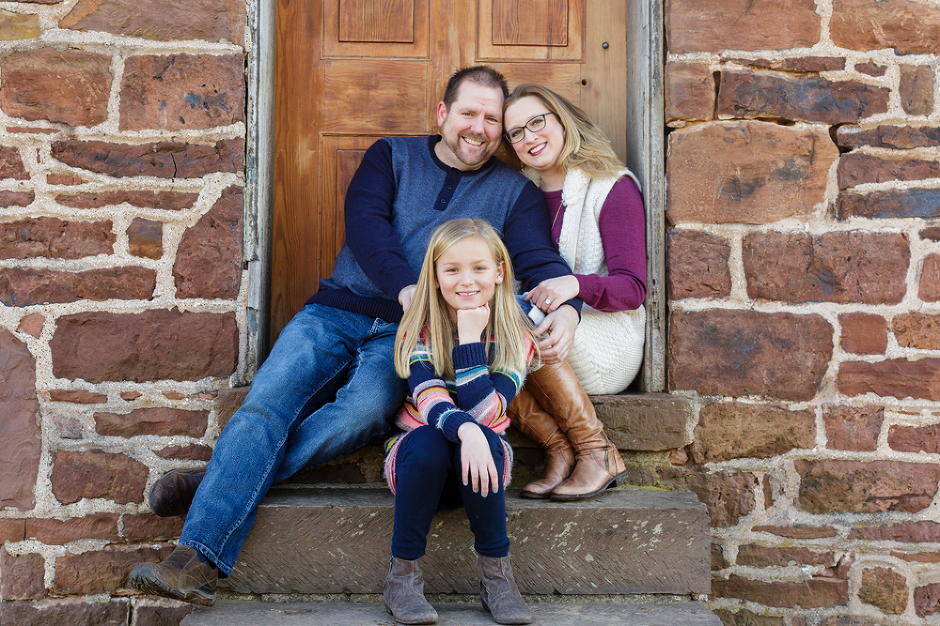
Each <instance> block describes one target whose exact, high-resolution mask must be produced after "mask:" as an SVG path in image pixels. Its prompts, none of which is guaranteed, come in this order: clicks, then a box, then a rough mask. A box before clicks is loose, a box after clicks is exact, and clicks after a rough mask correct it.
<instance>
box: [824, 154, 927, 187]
mask: <svg viewBox="0 0 940 626" xmlns="http://www.w3.org/2000/svg"><path fill="white" fill-rule="evenodd" d="M838 174H839V189H848V188H849V187H854V186H856V185H861V184H864V183H885V182H890V181H895V180H924V179H927V178H937V177H938V176H940V162H937V161H925V160H922V159H903V160H901V159H886V158H882V157H878V156H873V155H870V154H854V153H852V154H843V155H842V157H841V158H840V159H839V171H838Z"/></svg>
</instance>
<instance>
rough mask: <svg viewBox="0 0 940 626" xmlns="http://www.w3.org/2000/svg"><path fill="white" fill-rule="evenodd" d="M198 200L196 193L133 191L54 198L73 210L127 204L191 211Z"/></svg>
mask: <svg viewBox="0 0 940 626" xmlns="http://www.w3.org/2000/svg"><path fill="white" fill-rule="evenodd" d="M198 198H199V194H198V193H183V192H180V191H134V190H124V189H119V190H115V191H100V192H96V193H91V192H83V193H71V194H62V195H59V196H56V197H55V201H56V202H58V203H59V204H61V205H63V206H67V207H72V208H75V209H97V208H100V207H104V206H116V205H119V204H124V203H127V204H129V205H131V206H136V207H142V208H148V209H162V210H164V211H179V210H181V209H191V208H193V205H194V204H195V203H196V200H197V199H198Z"/></svg>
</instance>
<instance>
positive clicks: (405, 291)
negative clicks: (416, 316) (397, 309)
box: [398, 285, 418, 311]
mask: <svg viewBox="0 0 940 626" xmlns="http://www.w3.org/2000/svg"><path fill="white" fill-rule="evenodd" d="M417 288H418V286H417V285H408V286H407V287H403V288H402V290H401V291H399V292H398V304H400V305H401V310H402V311H407V310H408V305H410V304H411V299H412V298H413V297H414V295H415V290H416V289H417Z"/></svg>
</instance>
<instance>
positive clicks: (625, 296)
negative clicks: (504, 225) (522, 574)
mask: <svg viewBox="0 0 940 626" xmlns="http://www.w3.org/2000/svg"><path fill="white" fill-rule="evenodd" d="M503 124H504V125H505V128H506V129H507V130H506V133H505V140H506V142H507V143H508V144H509V145H510V146H512V148H513V149H514V150H515V152H516V155H518V157H519V159H520V160H521V161H522V164H523V166H524V168H523V173H524V174H525V175H526V176H528V177H529V178H531V179H532V180H533V181H534V182H535V183H536V184H537V185H538V186H539V189H541V190H542V193H543V194H544V195H545V200H546V202H547V204H548V208H549V217H550V219H551V220H552V239H553V241H555V243H556V245H557V246H558V249H559V252H560V253H561V255H562V256H563V257H564V258H565V260H566V261H567V262H568V264H569V265H570V266H571V268H572V270H573V272H574V273H573V274H571V275H569V276H564V277H561V278H555V279H551V280H546V281H543V282H542V283H541V284H540V285H539V286H538V287H537V288H535V289H533V290H532V291H531V292H530V293H529V294H528V296H527V299H528V300H530V301H531V302H532V304H533V305H534V306H536V307H538V308H539V309H541V310H543V311H545V312H551V311H554V310H555V309H556V308H557V307H558V306H559V305H560V304H561V303H563V302H565V301H566V300H568V299H570V298H572V297H576V296H577V297H579V298H581V299H582V300H584V302H585V304H586V305H587V306H585V307H584V309H583V310H582V315H581V324H580V325H579V326H578V330H577V333H576V334H575V340H574V345H573V347H572V349H571V352H570V354H569V355H568V364H564V363H563V364H561V365H556V366H547V367H543V368H542V369H540V370H538V371H537V372H534V373H533V374H532V375H530V376H529V378H528V380H527V381H526V385H525V387H524V388H523V393H520V394H519V396H517V398H516V400H515V401H514V402H513V405H512V406H511V407H510V418H511V420H512V423H513V425H515V426H516V427H517V428H518V429H519V430H521V431H522V432H523V433H525V434H526V435H528V436H529V437H530V438H532V439H534V440H535V441H537V442H538V443H540V444H541V445H542V446H543V447H544V448H546V450H547V457H546V469H545V475H544V476H543V477H542V478H541V479H540V480H538V481H535V482H533V483H530V484H529V485H527V486H526V487H525V489H524V490H523V492H522V495H523V496H524V497H530V498H548V497H551V498H552V499H553V500H576V499H580V498H586V497H590V496H593V495H596V494H598V493H600V492H601V491H603V490H604V489H606V488H607V487H609V486H610V485H611V484H619V483H620V482H622V480H623V477H624V476H625V474H626V471H625V469H624V465H623V460H622V459H621V458H620V453H619V452H618V451H617V448H616V446H614V445H613V444H611V443H610V441H609V440H608V439H607V436H606V434H605V433H604V430H603V424H601V423H600V421H599V420H598V419H597V416H596V414H595V413H594V408H593V406H592V405H591V401H590V399H589V398H588V397H587V395H586V394H587V393H590V394H612V393H619V392H621V391H623V390H624V389H626V387H627V386H628V385H629V384H630V382H631V381H632V380H633V378H634V377H635V376H636V373H637V371H639V368H640V363H641V361H642V358H643V341H644V337H645V326H646V312H645V309H644V308H643V300H644V298H645V297H646V245H645V221H644V219H645V218H644V212H643V198H642V196H641V195H640V189H639V185H638V182H637V180H636V177H635V176H634V175H633V174H632V173H631V172H630V171H629V170H627V169H626V168H625V167H624V165H623V164H622V163H621V162H620V161H619V159H618V158H617V156H616V154H614V151H613V149H612V148H611V146H610V142H609V141H608V140H607V138H606V137H605V136H604V134H603V132H602V131H601V130H600V129H598V128H597V126H595V125H594V124H593V123H592V122H591V121H590V120H589V119H588V118H587V116H586V115H585V113H584V111H582V110H581V109H580V108H578V107H577V106H575V105H574V104H572V103H570V102H568V101H567V100H566V99H564V98H563V97H561V96H559V95H558V94H556V93H554V92H553V91H551V90H550V89H547V88H545V87H541V86H539V85H520V86H519V87H516V89H515V90H514V91H513V92H512V94H510V96H509V98H507V99H506V101H505V104H504V105H503ZM569 364H570V367H569ZM572 467H573V468H574V469H573V470H572ZM569 473H570V477H569Z"/></svg>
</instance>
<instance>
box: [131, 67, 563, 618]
mask: <svg viewBox="0 0 940 626" xmlns="http://www.w3.org/2000/svg"><path fill="white" fill-rule="evenodd" d="M507 94H508V89H507V87H506V81H505V79H504V78H503V77H502V75H501V74H499V73H498V72H496V71H495V70H492V69H491V68H488V67H481V66H478V67H471V68H465V69H463V70H460V71H458V72H457V73H455V74H454V75H453V76H452V77H451V79H450V81H449V82H448V85H447V90H446V92H445V94H444V99H443V100H442V101H441V102H440V103H439V104H438V106H437V123H438V125H439V126H440V129H441V135H440V136H431V137H426V138H425V137H421V138H414V137H411V138H402V137H390V138H385V139H381V140H379V141H377V142H376V143H375V144H374V145H373V146H372V147H371V148H370V149H369V150H368V151H367V152H366V154H365V156H364V158H363V162H362V164H361V165H360V167H359V169H358V170H357V172H356V175H355V176H354V177H353V180H352V182H351V183H350V187H349V190H348V191H347V196H346V224H347V228H346V237H347V239H346V243H345V244H344V245H343V248H342V250H341V251H340V253H339V255H338V256H337V258H336V264H335V267H334V271H333V274H332V275H331V276H330V277H329V278H327V279H325V280H323V281H321V283H320V288H319V291H318V292H317V294H316V295H314V296H313V297H311V298H310V300H308V302H307V305H306V306H305V307H304V309H303V310H301V311H300V312H299V313H298V314H297V315H296V316H295V317H294V318H293V319H292V320H291V321H290V323H289V324H288V325H287V326H286V327H285V328H284V330H283V331H282V332H281V335H280V337H279V338H278V341H277V342H276V344H275V346H274V348H273V350H272V351H271V354H270V355H269V357H268V359H267V360H266V361H265V363H264V365H263V366H262V367H261V369H260V370H259V371H258V373H257V375H256V376H255V378H254V380H253V382H252V387H251V391H250V392H249V394H248V396H247V398H246V399H245V403H244V404H243V405H242V407H241V408H240V409H239V410H238V412H236V413H235V415H234V416H233V417H232V418H231V420H229V422H228V424H227V425H226V427H225V429H224V430H223V432H222V434H221V436H220V437H219V440H218V443H217V444H216V447H215V450H214V452H213V455H212V459H211V461H210V462H209V465H208V467H207V468H206V471H205V472H204V477H203V472H195V471H192V470H183V471H174V472H170V473H168V474H167V475H165V476H164V477H163V478H161V479H160V480H159V481H158V482H157V484H156V485H154V490H153V491H152V492H151V508H153V509H154V511H155V512H157V513H158V514H165V515H178V514H182V513H183V512H185V511H186V507H187V506H188V505H189V502H190V501H191V502H192V504H191V506H189V511H188V514H187V517H186V523H185V525H184V527H183V532H182V535H181V537H180V541H179V546H178V547H177V548H176V550H174V552H173V554H172V555H170V557H168V558H167V559H166V560H165V561H163V562H162V563H159V564H152V563H144V564H141V565H138V566H137V567H136V568H135V569H134V571H133V572H132V573H131V576H130V579H129V582H130V584H131V585H132V586H133V587H135V588H136V589H138V590H140V591H144V592H146V593H153V594H156V595H161V596H165V597H170V598H174V599H178V600H183V601H186V602H193V603H197V604H212V603H213V602H214V601H215V587H216V582H217V578H218V576H220V575H221V576H223V577H225V576H228V575H229V574H231V571H232V568H233V567H234V565H235V561H236V559H237V558H238V554H239V552H240V551H241V547H242V545H243V544H244V542H245V539H246V538H247V537H248V532H249V530H250V529H251V525H252V523H253V522H254V518H255V514H256V512H257V506H258V503H259V502H260V500H261V498H262V497H264V495H265V494H266V493H267V491H268V489H269V488H270V486H271V485H272V484H273V483H275V482H277V481H281V480H284V479H286V478H288V477H290V476H292V475H294V474H296V473H297V472H299V471H301V470H303V469H305V468H308V467H312V466H314V465H319V464H322V463H326V462H329V461H331V460H333V459H336V458H339V457H341V456H343V455H345V454H349V453H350V452H353V451H355V450H357V449H359V448H360V447H362V446H363V445H365V444H366V443H368V442H369V441H371V440H372V439H374V438H375V437H378V436H380V435H382V434H384V433H386V432H387V431H388V430H389V422H390V420H391V418H392V417H393V416H394V415H395V414H396V412H397V411H398V409H400V408H401V406H402V404H403V402H404V398H405V394H406V385H405V382H404V381H403V380H401V379H399V378H398V377H397V375H396V374H395V367H394V365H393V348H394V342H395V333H396V331H397V328H398V322H399V320H400V319H401V315H402V313H403V308H406V307H407V306H408V304H409V303H410V301H411V297H412V295H413V293H414V289H415V283H416V282H417V278H418V272H419V270H420V267H421V262H422V260H423V257H424V252H425V248H426V247H427V242H428V240H429V239H430V236H431V233H432V232H433V231H434V229H435V228H436V227H437V226H438V225H439V224H441V223H442V222H445V221H447V220H451V219H454V218H457V217H475V218H484V219H487V220H488V221H489V222H490V223H491V224H493V226H494V227H495V228H496V229H497V231H500V233H501V234H502V236H503V238H504V239H505V241H506V245H507V247H508V248H509V251H510V253H511V255H512V260H513V264H514V267H515V269H516V272H517V274H518V275H519V277H520V280H521V281H522V283H523V285H524V286H525V287H526V288H527V289H531V288H533V287H534V286H535V285H537V284H538V283H539V282H540V281H541V280H544V279H547V278H553V277H557V276H562V275H566V274H569V273H570V269H569V268H568V266H567V265H566V264H565V262H564V261H563V260H562V259H561V257H560V256H559V255H558V253H557V252H556V251H555V250H554V248H553V246H552V245H551V241H550V233H549V224H548V218H547V210H546V208H545V204H544V200H543V198H542V195H541V193H540V192H539V191H538V189H537V188H536V187H535V186H534V185H533V184H532V183H530V182H528V181H527V180H526V179H524V178H523V177H521V176H520V175H519V174H517V173H515V172H513V171H511V170H510V169H509V168H508V167H507V166H505V165H504V164H502V163H501V162H500V161H499V160H498V159H495V158H494V157H493V155H494V154H495V152H496V150H497V149H498V148H499V145H500V140H501V134H502V106H503V100H504V99H505V97H506V95H507ZM580 306H581V302H580V300H572V301H570V303H569V305H566V306H562V307H560V308H559V309H558V310H556V311H555V312H554V313H552V314H550V315H548V316H547V317H546V319H545V320H544V321H543V322H542V323H541V324H540V325H539V329H538V330H539V332H540V333H547V335H546V338H545V340H544V341H543V342H542V345H541V349H542V360H543V361H545V362H549V363H552V362H558V361H560V360H562V359H564V357H565V355H566V354H567V352H568V350H569V348H570V346H571V341H572V338H573V334H574V330H575V328H576V326H577V323H578V321H579V311H580Z"/></svg>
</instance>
